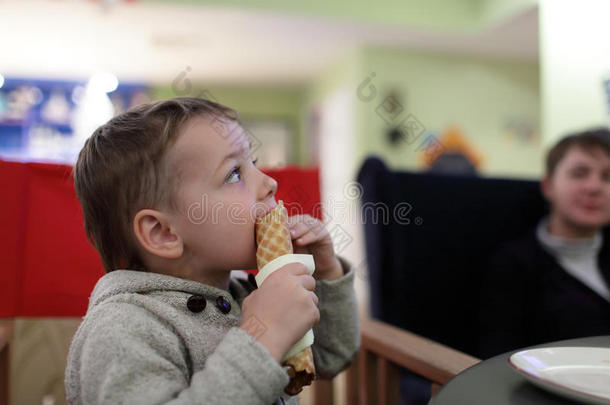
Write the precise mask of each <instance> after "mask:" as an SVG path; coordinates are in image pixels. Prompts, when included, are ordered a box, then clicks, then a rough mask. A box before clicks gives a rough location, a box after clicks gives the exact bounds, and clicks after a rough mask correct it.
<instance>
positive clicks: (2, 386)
mask: <svg viewBox="0 0 610 405" xmlns="http://www.w3.org/2000/svg"><path fill="white" fill-rule="evenodd" d="M12 335H13V322H12V321H10V320H3V321H0V404H8V403H9V384H10V378H9V377H10V342H11V339H12Z"/></svg>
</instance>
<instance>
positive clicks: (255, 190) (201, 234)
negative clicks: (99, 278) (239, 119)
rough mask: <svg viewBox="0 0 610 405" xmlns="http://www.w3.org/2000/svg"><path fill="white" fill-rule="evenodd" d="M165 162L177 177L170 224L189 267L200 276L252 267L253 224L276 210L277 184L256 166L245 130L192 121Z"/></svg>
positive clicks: (232, 125) (206, 120)
mask: <svg viewBox="0 0 610 405" xmlns="http://www.w3.org/2000/svg"><path fill="white" fill-rule="evenodd" d="M168 161H169V163H170V164H169V167H172V166H173V167H175V168H176V169H175V170H176V171H177V172H178V173H180V179H181V181H180V185H179V188H178V191H177V196H175V200H176V202H177V206H178V207H179V209H178V212H177V213H176V214H174V221H173V222H174V223H175V224H177V225H176V226H177V228H176V232H177V233H178V235H180V236H181V237H182V238H183V241H184V254H185V255H186V259H187V263H188V264H189V266H190V267H192V268H195V269H197V271H201V272H202V274H208V273H210V272H218V271H227V270H235V269H254V268H256V239H255V222H256V219H257V218H259V217H261V216H263V215H264V214H266V213H267V212H269V211H270V210H271V209H273V208H274V207H275V206H276V201H275V198H274V195H275V192H276V190H277V183H276V181H275V180H274V179H272V178H271V177H269V176H267V175H266V174H264V173H262V172H261V171H260V170H259V169H258V168H257V167H256V166H254V164H253V162H252V156H251V154H250V150H249V144H248V139H247V137H246V136H245V135H244V132H243V129H242V128H240V127H239V125H238V124H237V123H233V122H225V123H222V124H221V121H219V120H218V119H214V118H194V119H192V120H191V121H189V122H188V123H187V124H186V126H185V128H184V129H183V131H182V133H181V135H180V136H179V137H178V139H177V140H176V143H175V144H174V145H173V146H172V148H171V149H170V151H169V153H168Z"/></svg>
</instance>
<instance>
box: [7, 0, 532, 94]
mask: <svg viewBox="0 0 610 405" xmlns="http://www.w3.org/2000/svg"><path fill="white" fill-rule="evenodd" d="M367 44H372V45H383V46H393V47H394V46H396V47H410V48H418V49H419V48H424V49H430V50H442V51H449V52H454V53H466V54H473V55H482V56H487V57H493V58H512V59H525V60H537V58H538V12H537V9H532V10H530V11H528V12H526V13H524V14H521V15H519V16H517V17H515V18H513V19H511V20H510V21H506V22H503V23H502V24H501V25H498V26H495V27H492V28H490V29H487V30H486V31H485V32H478V33H475V34H456V33H455V32H448V33H440V32H432V31H426V30H422V29H409V28H406V29H401V28H388V27H383V26H373V25H363V24H357V23H348V22H336V21H331V20H328V19H316V18H312V17H296V16H294V15H290V16H288V15H279V14H277V13H276V14H271V13H266V12H261V11H251V10H247V11H246V10H242V9H234V8H214V7H203V6H187V5H171V4H167V3H162V4H161V3H130V4H118V3H117V4H114V5H113V6H111V7H109V8H106V9H104V8H102V6H101V5H100V4H99V3H93V2H89V1H87V2H86V1H82V0H81V1H75V0H71V1H49V0H25V1H22V0H20V1H17V0H0V52H1V56H0V74H3V75H5V76H18V77H55V78H67V77H72V78H73V77H78V78H83V79H85V78H87V77H89V76H90V75H91V74H92V73H93V72H96V71H106V72H111V73H114V74H116V75H117V76H118V77H119V78H121V79H122V80H137V81H150V82H156V83H166V84H169V83H170V82H171V81H172V80H173V79H174V78H176V77H177V76H178V75H179V74H180V73H181V72H183V71H185V69H186V68H187V66H188V67H189V68H190V71H189V72H188V78H189V79H190V80H193V81H205V82H207V83H234V84H235V83H240V84H246V83H248V84H250V83H273V84H287V85H291V84H304V83H307V82H308V81H310V80H311V79H312V78H313V77H315V75H316V74H318V73H319V72H320V71H321V70H322V69H324V68H325V67H327V66H328V65H330V64H332V63H333V62H335V61H336V60H338V59H339V58H341V57H342V56H343V55H344V54H345V53H346V52H349V51H350V50H352V49H354V48H356V47H359V46H363V45H367Z"/></svg>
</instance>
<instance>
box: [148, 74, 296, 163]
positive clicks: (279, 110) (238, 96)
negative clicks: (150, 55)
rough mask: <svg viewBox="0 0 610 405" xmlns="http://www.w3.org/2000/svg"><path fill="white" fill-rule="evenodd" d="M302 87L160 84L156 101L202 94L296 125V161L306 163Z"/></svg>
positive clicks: (245, 112) (247, 114) (249, 114)
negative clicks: (303, 145) (303, 147)
mask: <svg viewBox="0 0 610 405" xmlns="http://www.w3.org/2000/svg"><path fill="white" fill-rule="evenodd" d="M304 94H305V90H304V89H303V88H302V87H275V88H274V87H273V86H264V87H263V86H218V85H216V86H214V85H212V86H203V85H201V84H195V85H192V87H191V86H185V85H183V84H181V83H176V84H175V85H169V86H157V87H155V88H154V89H153V93H152V97H153V99H155V100H158V99H164V98H170V97H177V96H203V97H207V98H210V99H212V100H215V101H218V102H219V103H221V104H225V105H227V106H228V107H231V108H233V109H235V110H237V111H238V112H239V114H240V117H242V118H273V119H280V120H284V121H286V122H288V123H289V124H290V125H291V126H292V127H293V128H294V134H295V139H294V142H293V145H294V150H293V156H295V160H294V162H293V163H296V164H303V163H304V161H303V159H304V154H303V150H302V144H303V139H302V138H303V130H302V128H303V102H304Z"/></svg>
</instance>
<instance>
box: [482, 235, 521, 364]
mask: <svg viewBox="0 0 610 405" xmlns="http://www.w3.org/2000/svg"><path fill="white" fill-rule="evenodd" d="M521 256H522V255H520V254H519V252H518V251H516V250H515V247H505V248H503V249H501V250H499V251H498V252H496V254H494V255H493V256H492V258H491V261H490V266H489V268H488V271H487V274H486V275H485V277H484V279H483V284H482V288H481V302H480V327H481V329H480V334H479V352H480V353H479V354H480V355H481V357H482V358H484V359H486V358H489V357H492V356H495V355H497V354H500V353H504V352H507V351H510V350H513V349H516V348H519V347H524V346H526V345H527V342H526V340H527V339H526V333H527V326H526V314H527V313H526V311H527V310H528V309H527V302H528V300H527V290H528V288H529V286H531V284H532V282H531V281H528V278H527V274H528V270H527V267H528V266H527V264H526V263H524V261H523V260H521Z"/></svg>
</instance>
